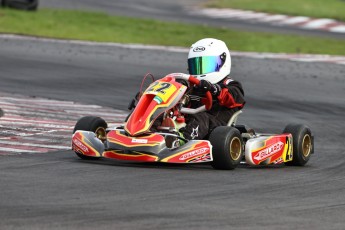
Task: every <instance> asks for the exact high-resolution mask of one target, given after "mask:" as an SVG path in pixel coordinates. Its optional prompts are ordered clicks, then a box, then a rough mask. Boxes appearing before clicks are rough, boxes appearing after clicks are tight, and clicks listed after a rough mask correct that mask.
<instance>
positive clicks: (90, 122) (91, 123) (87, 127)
mask: <svg viewBox="0 0 345 230" xmlns="http://www.w3.org/2000/svg"><path fill="white" fill-rule="evenodd" d="M107 127H108V124H107V122H105V120H103V119H102V118H100V117H95V116H86V117H82V118H80V119H79V120H78V121H77V124H76V125H75V127H74V130H73V133H75V132H76V131H77V130H84V131H90V132H94V133H95V134H96V137H97V138H98V139H100V140H101V141H102V142H104V141H105V140H106V135H107V134H106V129H107ZM75 153H76V154H77V156H78V157H80V158H81V159H84V160H96V159H99V157H90V156H85V155H83V154H81V153H79V152H75Z"/></svg>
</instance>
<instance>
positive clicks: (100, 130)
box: [95, 127, 107, 142]
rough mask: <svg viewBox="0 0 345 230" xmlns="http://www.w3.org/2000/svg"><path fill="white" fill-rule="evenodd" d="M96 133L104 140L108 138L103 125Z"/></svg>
mask: <svg viewBox="0 0 345 230" xmlns="http://www.w3.org/2000/svg"><path fill="white" fill-rule="evenodd" d="M95 134H96V137H97V138H98V139H100V140H101V141H102V142H103V141H105V140H106V139H107V137H106V132H105V128H103V127H98V128H97V129H96V131H95Z"/></svg>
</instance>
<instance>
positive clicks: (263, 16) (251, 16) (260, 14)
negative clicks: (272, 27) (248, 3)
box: [237, 13, 268, 20]
mask: <svg viewBox="0 0 345 230" xmlns="http://www.w3.org/2000/svg"><path fill="white" fill-rule="evenodd" d="M267 15H268V14H266V13H253V14H251V15H243V16H239V17H237V18H240V19H247V20H253V19H260V18H265V17H267Z"/></svg>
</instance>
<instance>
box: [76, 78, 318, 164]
mask: <svg viewBox="0 0 345 230" xmlns="http://www.w3.org/2000/svg"><path fill="white" fill-rule="evenodd" d="M198 84H199V80H198V79H196V78H194V77H193V76H190V75H187V74H182V73H173V74H169V75H167V76H165V77H164V78H162V79H159V80H157V81H154V82H153V83H152V84H150V85H149V87H148V88H147V89H146V90H145V92H143V93H141V94H140V95H139V97H140V99H138V101H137V103H132V105H131V108H133V107H134V110H132V113H130V114H129V116H128V117H127V119H126V121H125V123H124V125H123V126H120V127H114V128H108V125H107V123H106V121H104V120H103V119H102V118H100V117H95V116H86V117H82V118H81V119H79V120H78V122H77V123H76V125H75V128H74V131H73V132H74V134H73V137H72V149H73V150H74V152H75V153H76V154H77V155H78V156H79V157H80V158H82V159H86V160H93V159H99V158H101V157H104V158H112V159H116V160H124V161H138V162H166V163H203V162H210V164H211V165H212V167H213V168H215V169H234V168H235V167H237V166H238V165H239V164H240V163H241V162H246V163H247V164H249V165H271V164H285V165H296V166H303V165H305V164H306V163H307V162H308V160H309V158H310V155H311V154H312V153H313V152H314V148H313V146H314V145H313V140H314V138H313V136H312V134H311V131H310V129H309V128H308V127H307V126H305V125H300V124H290V125H287V126H286V127H285V129H284V131H283V133H282V134H262V133H255V131H254V130H253V129H249V128H248V127H246V126H245V125H237V124H236V122H237V118H238V116H239V114H240V113H241V112H242V111H241V110H240V111H237V112H236V113H235V114H234V115H233V116H232V118H231V119H230V120H229V122H228V124H227V126H220V127H216V128H215V129H213V130H212V131H211V133H210V134H209V137H208V140H186V139H184V138H183V137H182V136H180V135H179V130H180V129H181V128H183V127H184V126H185V125H186V122H185V117H186V116H188V114H196V113H200V112H205V111H207V110H209V109H210V108H211V107H212V103H213V101H212V95H211V93H210V92H206V95H205V97H204V98H203V99H202V102H203V105H202V106H200V107H199V108H188V107H187V105H188V103H189V100H190V98H189V94H190V91H191V89H192V88H193V86H195V85H198ZM158 118H159V119H161V122H159V125H158V126H157V125H154V124H155V122H156V120H157V119H158ZM154 126H155V127H154Z"/></svg>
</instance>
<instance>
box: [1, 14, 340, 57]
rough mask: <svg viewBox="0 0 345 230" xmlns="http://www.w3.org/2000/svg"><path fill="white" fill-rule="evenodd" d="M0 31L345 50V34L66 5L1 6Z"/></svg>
mask: <svg viewBox="0 0 345 230" xmlns="http://www.w3.org/2000/svg"><path fill="white" fill-rule="evenodd" d="M0 33H15V34H25V35H34V36H43V37H54V38H61V39H80V40H90V41H99V42H119V43H143V44H155V45H167V46H184V47H189V46H190V45H191V44H192V43H193V42H195V41H197V40H199V39H201V38H205V37H215V38H218V39H221V40H224V41H225V42H226V43H227V44H228V46H229V48H230V49H231V50H238V51H254V52H286V53H313V54H315V53H321V54H337V55H344V54H345V41H343V40H335V39H321V38H313V37H301V36H292V35H291V36H290V35H289V36H288V35H276V34H270V33H254V32H242V31H234V30H229V29H225V28H214V27H207V26H201V25H188V24H181V23H170V22H161V21H156V20H143V19H134V18H127V17H117V16H109V15H107V14H103V13H93V12H79V11H67V10H49V9H43V10H39V11H37V12H25V11H16V10H9V9H1V10H0Z"/></svg>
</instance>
